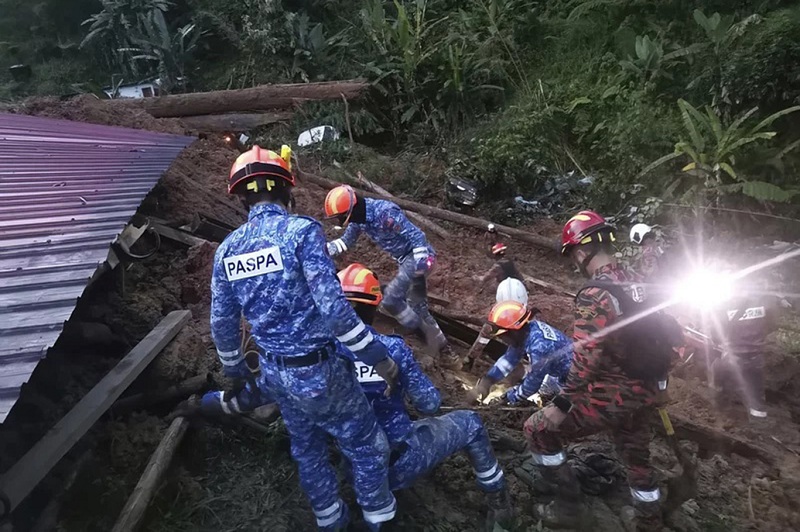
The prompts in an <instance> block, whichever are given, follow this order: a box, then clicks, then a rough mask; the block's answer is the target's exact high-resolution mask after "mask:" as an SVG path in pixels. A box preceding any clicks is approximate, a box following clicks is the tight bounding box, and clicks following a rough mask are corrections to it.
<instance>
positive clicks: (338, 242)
mask: <svg viewBox="0 0 800 532" xmlns="http://www.w3.org/2000/svg"><path fill="white" fill-rule="evenodd" d="M331 244H333V245H334V246H336V249H337V250H338V252H339V253H344V252H345V251H347V244H345V243H344V240H342V239H341V238H337V239H336V240H334V241H332V242H331Z"/></svg>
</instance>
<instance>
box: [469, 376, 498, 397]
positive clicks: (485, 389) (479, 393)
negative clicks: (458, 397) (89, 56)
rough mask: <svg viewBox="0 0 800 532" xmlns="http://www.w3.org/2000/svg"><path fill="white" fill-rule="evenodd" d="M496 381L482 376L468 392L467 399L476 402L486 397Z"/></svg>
mask: <svg viewBox="0 0 800 532" xmlns="http://www.w3.org/2000/svg"><path fill="white" fill-rule="evenodd" d="M492 384H494V382H493V381H492V379H490V378H489V377H481V378H480V379H478V382H477V383H476V384H475V387H474V388H472V389H471V390H470V391H468V392H467V399H468V400H469V402H470V403H474V402H476V401H479V400H481V399H483V398H484V397H486V396H487V395H488V394H489V389H490V388H491V387H492Z"/></svg>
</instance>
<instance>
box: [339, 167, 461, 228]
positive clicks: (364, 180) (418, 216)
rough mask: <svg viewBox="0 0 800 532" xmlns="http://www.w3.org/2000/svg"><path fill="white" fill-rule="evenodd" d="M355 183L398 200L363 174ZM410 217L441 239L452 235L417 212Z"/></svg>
mask: <svg viewBox="0 0 800 532" xmlns="http://www.w3.org/2000/svg"><path fill="white" fill-rule="evenodd" d="M334 164H335V165H336V166H337V167H338V168H341V165H340V164H339V163H334ZM348 175H349V174H348ZM350 178H351V179H353V177H352V176H350ZM355 181H357V182H358V183H359V184H361V186H363V187H364V188H366V189H367V190H369V191H371V192H374V193H376V194H380V195H382V196H385V197H387V198H389V199H391V200H395V199H397V198H395V197H394V195H392V194H391V193H390V192H389V191H388V190H386V189H385V188H383V187H381V186H379V185H376V184H375V183H373V182H372V181H370V180H369V179H367V178H366V177H364V176H363V175H362V174H361V172H358V173H357V174H356V176H355ZM408 217H409V218H411V220H412V221H413V222H414V223H416V224H417V225H419V226H421V227H423V228H424V229H427V230H428V231H430V232H431V233H433V234H435V235H436V236H438V237H439V238H450V233H448V232H447V230H446V229H444V228H443V227H442V226H441V225H439V224H437V223H434V222H432V221H430V220H428V219H427V218H425V217H424V216H422V215H421V214H417V213H416V212H409V213H408Z"/></svg>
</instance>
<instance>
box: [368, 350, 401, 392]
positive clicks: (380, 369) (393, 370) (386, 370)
mask: <svg viewBox="0 0 800 532" xmlns="http://www.w3.org/2000/svg"><path fill="white" fill-rule="evenodd" d="M373 367H374V368H375V372H376V373H377V374H378V375H380V376H381V378H382V379H383V380H385V381H386V391H385V392H383V395H385V396H386V397H390V396H391V395H392V392H394V388H395V386H396V385H397V377H398V376H399V375H400V369H399V368H398V367H397V364H396V363H395V361H394V360H392V359H391V358H389V357H386V358H384V359H383V360H381V361H380V362H378V363H377V364H375V365H374V366H373Z"/></svg>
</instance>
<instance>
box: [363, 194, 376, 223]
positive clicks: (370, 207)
mask: <svg viewBox="0 0 800 532" xmlns="http://www.w3.org/2000/svg"><path fill="white" fill-rule="evenodd" d="M364 207H366V210H367V215H366V216H365V217H364V219H365V222H366V223H372V222H374V221H375V200H373V199H372V198H364Z"/></svg>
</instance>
